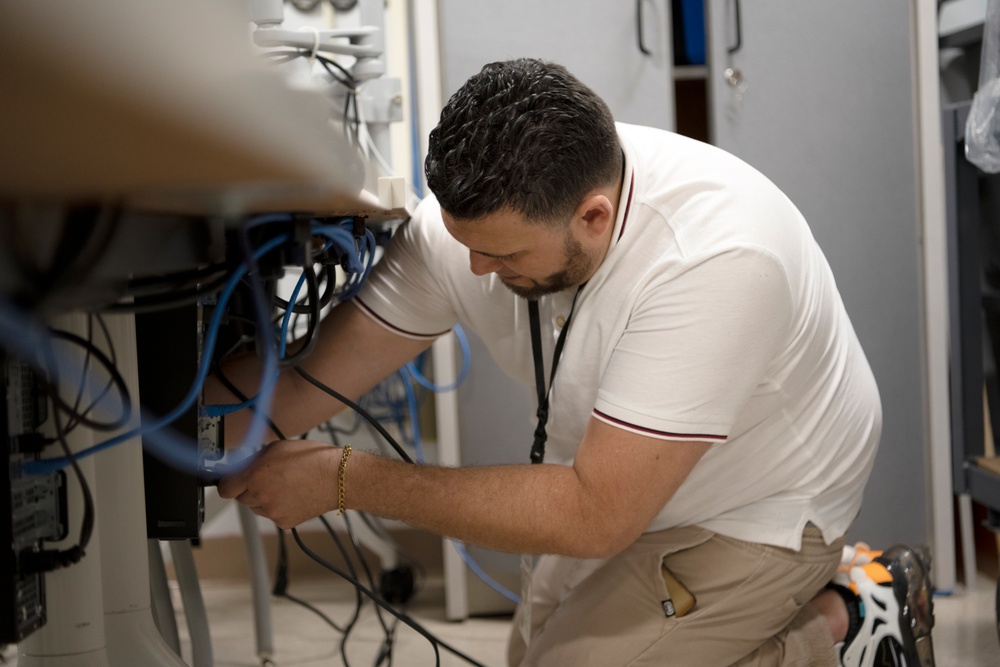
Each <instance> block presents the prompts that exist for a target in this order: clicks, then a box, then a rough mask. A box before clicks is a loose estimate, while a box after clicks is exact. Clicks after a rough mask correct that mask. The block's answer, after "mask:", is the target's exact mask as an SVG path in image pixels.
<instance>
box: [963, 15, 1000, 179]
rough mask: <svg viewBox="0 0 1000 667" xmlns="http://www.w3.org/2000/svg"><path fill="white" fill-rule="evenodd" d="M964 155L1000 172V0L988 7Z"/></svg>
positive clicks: (995, 171) (980, 165)
mask: <svg viewBox="0 0 1000 667" xmlns="http://www.w3.org/2000/svg"><path fill="white" fill-rule="evenodd" d="M965 157H966V158H968V160H969V162H971V163H972V164H974V165H976V166H977V167H979V168H980V169H982V170H983V171H985V172H987V173H990V174H995V173H998V172H1000V0H989V5H988V6H987V8H986V22H985V23H984V24H983V51H982V56H981V60H980V66H979V89H978V90H977V91H976V94H975V95H973V97H972V108H971V109H970V110H969V119H968V120H967V121H966V123H965Z"/></svg>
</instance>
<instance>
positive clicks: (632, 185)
mask: <svg viewBox="0 0 1000 667" xmlns="http://www.w3.org/2000/svg"><path fill="white" fill-rule="evenodd" d="M633 194H635V169H633V170H632V179H631V180H630V181H629V184H628V201H627V202H626V203H625V215H624V216H622V228H621V229H620V230H618V240H619V241H621V240H622V234H624V233H625V223H627V222H628V212H629V209H631V208H632V195H633Z"/></svg>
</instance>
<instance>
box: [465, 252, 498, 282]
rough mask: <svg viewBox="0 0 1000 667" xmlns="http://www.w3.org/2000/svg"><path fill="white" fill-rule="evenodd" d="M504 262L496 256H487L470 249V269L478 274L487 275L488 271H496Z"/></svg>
mask: <svg viewBox="0 0 1000 667" xmlns="http://www.w3.org/2000/svg"><path fill="white" fill-rule="evenodd" d="M501 266H503V264H502V263H501V262H500V260H499V259H497V258H495V257H487V256H486V255H480V254H479V253H477V252H472V251H469V269H470V270H471V271H472V272H473V273H474V274H476V275H477V276H485V275H486V274H487V273H494V272H496V271H498V270H499V269H500V267H501Z"/></svg>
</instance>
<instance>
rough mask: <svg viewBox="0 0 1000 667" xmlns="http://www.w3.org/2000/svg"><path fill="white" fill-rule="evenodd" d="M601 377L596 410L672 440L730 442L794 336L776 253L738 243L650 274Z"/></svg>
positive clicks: (603, 416)
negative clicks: (745, 408) (659, 273)
mask: <svg viewBox="0 0 1000 667" xmlns="http://www.w3.org/2000/svg"><path fill="white" fill-rule="evenodd" d="M642 289H643V291H642V294H641V295H640V297H639V298H638V299H636V300H635V301H634V305H633V310H632V312H631V313H630V315H629V318H628V322H627V325H626V327H625V330H624V332H623V334H622V336H621V338H620V339H619V341H618V343H617V345H616V347H615V349H614V352H613V353H612V356H611V359H610V363H609V365H608V367H607V370H606V371H605V373H604V376H603V378H602V380H601V384H600V389H599V390H598V395H597V401H596V404H595V416H597V417H598V418H599V419H602V420H604V421H606V422H608V423H612V424H614V425H616V426H619V427H622V428H625V429H628V430H632V431H634V432H638V433H641V434H644V435H650V436H652V437H658V438H664V439H682V440H705V441H723V440H725V439H726V438H727V437H728V436H729V433H730V431H731V429H732V426H733V424H734V423H735V421H736V419H737V417H738V416H740V413H741V410H742V408H743V406H744V405H745V404H746V402H747V400H748V399H749V398H750V396H751V395H752V394H753V392H754V391H755V390H757V389H758V388H759V387H761V386H762V385H764V384H766V380H767V372H768V367H769V365H770V364H771V362H772V360H773V359H774V358H775V357H776V355H778V354H779V353H780V351H781V349H782V347H783V345H784V343H785V341H786V339H787V337H788V336H789V331H790V329H791V324H790V323H791V319H792V311H793V308H792V297H791V291H790V289H789V284H788V278H787V275H786V272H785V271H784V270H783V268H782V266H781V264H780V262H779V261H778V260H777V258H776V257H775V256H774V255H772V254H771V253H769V252H768V251H766V250H763V249H760V248H737V249H733V250H729V251H726V252H724V253H721V254H716V255H712V256H708V257H705V258H702V259H696V260H692V261H689V262H687V266H686V267H685V268H683V269H682V270H681V271H679V272H673V273H671V274H670V275H663V276H655V277H651V278H650V279H649V280H648V281H647V282H646V284H645V285H644V286H643V288H642Z"/></svg>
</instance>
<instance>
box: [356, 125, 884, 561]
mask: <svg viewBox="0 0 1000 667" xmlns="http://www.w3.org/2000/svg"><path fill="white" fill-rule="evenodd" d="M618 129H619V136H620V138H621V142H622V147H623V151H624V154H625V172H624V174H625V176H624V184H623V188H622V195H621V201H620V202H619V205H618V217H617V221H616V223H615V230H614V234H613V238H612V242H611V247H610V248H609V250H608V253H607V255H606V257H605V259H604V262H603V263H602V264H601V266H600V267H599V268H598V270H597V272H596V273H595V275H594V276H593V277H592V278H591V280H590V281H589V282H588V283H587V285H586V286H585V287H584V289H583V290H582V291H581V292H580V295H579V298H578V300H577V305H576V311H575V313H574V314H573V318H572V322H571V323H570V330H569V332H568V335H567V338H566V343H565V349H564V351H563V357H562V359H561V361H560V363H559V371H558V373H557V375H556V379H555V384H554V386H553V387H552V389H551V395H550V396H551V399H550V417H549V425H548V432H549V441H548V445H547V448H546V459H545V460H546V462H549V463H563V464H570V463H572V460H573V457H574V455H575V453H576V450H577V447H578V445H579V443H580V441H581V439H582V437H583V433H584V430H585V427H586V425H587V421H588V420H589V419H591V418H596V419H600V420H602V421H604V422H606V423H608V424H612V425H614V426H616V427H618V428H623V429H626V430H629V431H632V432H635V433H639V434H642V435H645V436H649V437H652V438H656V439H661V440H698V441H708V442H712V443H714V444H713V446H712V447H711V449H710V450H709V451H708V452H707V453H706V455H705V456H704V457H703V458H702V460H701V461H700V462H699V463H698V464H697V465H696V466H695V468H694V470H693V471H692V473H691V475H690V476H689V477H688V479H687V480H686V481H685V482H684V483H683V484H682V485H681V487H680V488H679V489H678V491H677V492H676V493H675V494H674V497H673V498H672V499H671V500H670V501H669V502H668V503H667V505H666V506H665V507H664V508H663V510H662V511H661V512H660V513H659V514H658V515H657V517H656V518H655V519H654V520H653V522H652V523H651V524H650V526H649V528H648V530H661V529H665V528H670V527H674V526H683V525H692V524H694V525H699V526H702V527H704V528H707V529H709V530H712V531H715V532H718V533H721V534H724V535H729V536H731V537H735V538H737V539H742V540H747V541H752V542H759V543H766V544H772V545H776V546H782V547H787V548H791V549H798V548H799V546H800V536H801V534H802V530H803V528H804V527H805V525H806V523H807V522H810V521H811V522H812V523H814V524H815V525H816V526H818V527H819V528H820V529H821V530H822V531H823V534H824V536H825V538H826V540H827V541H828V542H830V541H832V540H834V539H836V538H838V537H840V536H842V535H843V534H844V533H845V532H846V531H847V528H848V526H849V525H850V523H851V521H852V520H853V519H854V517H855V516H856V515H857V512H858V510H859V509H860V506H861V497H862V491H863V488H864V485H865V482H866V481H867V479H868V475H869V472H870V471H871V467H872V464H873V461H874V457H875V450H876V446H877V443H878V438H879V433H880V430H881V421H882V420H881V406H880V401H879V396H878V389H877V387H876V385H875V380H874V378H873V376H872V373H871V370H870V368H869V366H868V362H867V360H866V359H865V355H864V352H863V351H862V349H861V346H860V344H859V343H858V340H857V337H856V335H855V333H854V329H853V327H852V326H851V323H850V321H849V319H848V316H847V313H846V312H845V310H844V306H843V303H842V302H841V299H840V296H839V294H838V292H837V289H836V285H835V283H834V278H833V275H832V273H831V271H830V268H829V266H828V264H827V262H826V259H825V258H824V257H823V254H822V252H821V251H820V249H819V247H818V246H817V245H816V242H815V240H814V239H813V237H812V234H811V232H810V231H809V228H808V226H807V225H806V222H805V220H803V218H802V216H801V215H800V213H799V212H798V210H797V209H796V208H795V206H794V205H793V204H792V203H791V202H790V201H789V200H788V199H787V197H785V196H784V195H783V194H782V193H781V192H780V191H779V190H778V189H777V187H775V186H774V185H773V184H772V183H771V182H770V181H768V180H767V179H766V178H765V177H764V176H763V175H761V174H760V173H759V172H757V171H756V170H754V169H753V168H751V167H750V166H749V165H747V164H746V163H744V162H742V161H741V160H739V159H737V158H736V157H734V156H732V155H730V154H728V153H726V152H724V151H722V150H720V149H718V148H715V147H713V146H710V145H707V144H703V143H700V142H697V141H694V140H691V139H688V138H685V137H682V136H680V135H676V134H673V133H669V132H665V131H662V130H656V129H650V128H643V127H637V126H630V125H624V124H619V126H618ZM575 292H576V289H575V288H574V289H572V290H568V291H566V292H563V293H559V294H554V295H551V296H547V297H544V298H542V299H541V300H540V302H539V305H540V311H541V315H542V327H543V339H544V343H545V354H544V356H545V360H546V377H548V365H549V364H550V363H551V359H552V349H553V347H554V343H555V339H556V337H557V336H558V334H559V330H560V326H561V322H562V321H563V319H564V318H565V316H566V315H567V314H568V311H569V308H570V304H571V302H572V299H573V295H574V293H575ZM356 303H357V304H358V305H359V306H360V307H361V308H362V310H363V311H365V312H366V313H368V314H369V315H370V316H372V317H373V318H374V319H376V320H377V321H378V322H380V323H381V324H382V325H383V326H386V327H388V328H390V329H392V330H394V331H396V332H398V333H401V334H403V335H406V336H412V337H418V338H419V337H426V338H433V337H436V336H439V335H441V334H442V333H445V332H447V331H449V330H450V329H451V328H452V326H454V324H455V323H456V322H460V323H461V324H462V326H464V327H467V328H468V329H471V330H473V331H475V332H476V334H477V335H478V336H479V337H480V338H482V340H483V342H484V343H485V345H486V346H487V348H488V349H489V350H490V352H491V354H492V355H493V357H494V358H495V359H496V361H497V363H498V364H499V366H500V367H501V368H502V369H503V370H504V371H505V372H506V373H508V374H509V375H510V376H511V377H513V378H514V379H516V380H519V381H521V382H523V383H524V384H525V385H527V386H528V387H534V384H533V383H534V372H533V366H532V355H531V342H530V334H529V328H528V309H527V304H526V302H525V301H524V300H522V299H520V298H518V297H516V296H515V295H514V294H512V293H511V292H510V291H509V290H508V289H507V288H506V287H504V286H503V284H502V283H501V282H500V280H499V279H498V278H497V277H496V276H495V275H494V274H490V275H487V276H476V275H474V274H473V273H472V272H471V271H470V269H469V253H468V250H467V249H466V248H465V247H463V246H462V245H460V244H459V243H457V242H456V241H455V240H454V239H452V238H451V236H450V235H449V234H448V232H447V231H446V230H445V227H444V225H443V223H442V222H441V218H440V209H439V207H438V205H437V202H436V201H435V200H434V198H433V197H430V198H428V199H427V200H425V201H424V202H423V203H422V204H421V205H420V206H419V207H418V209H417V211H416V212H415V215H414V217H413V219H412V220H410V221H409V222H408V223H406V224H404V225H403V226H402V227H400V229H399V230H398V231H397V233H396V235H395V237H394V239H393V241H392V243H391V245H390V248H389V249H388V251H387V253H386V255H385V257H384V258H383V259H382V261H381V262H380V263H379V264H378V265H377V266H376V268H375V270H374V271H373V273H372V275H371V277H370V279H369V281H368V284H367V286H366V287H365V289H364V290H363V291H362V293H361V295H360V296H359V297H358V298H357V299H356ZM546 334H547V335H546ZM532 395H534V393H533V392H532ZM526 417H527V418H533V416H532V415H528V416H526ZM484 437H488V435H487V434H484Z"/></svg>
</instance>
